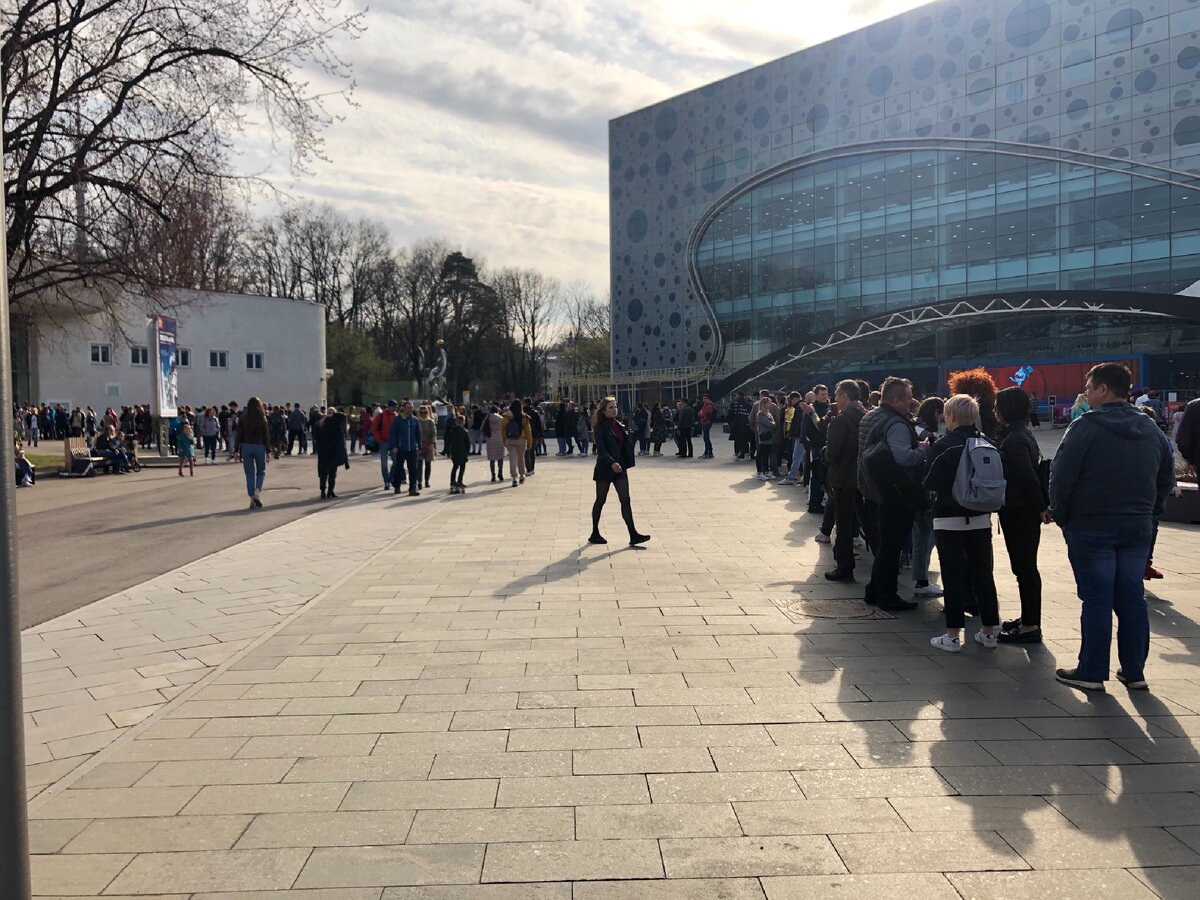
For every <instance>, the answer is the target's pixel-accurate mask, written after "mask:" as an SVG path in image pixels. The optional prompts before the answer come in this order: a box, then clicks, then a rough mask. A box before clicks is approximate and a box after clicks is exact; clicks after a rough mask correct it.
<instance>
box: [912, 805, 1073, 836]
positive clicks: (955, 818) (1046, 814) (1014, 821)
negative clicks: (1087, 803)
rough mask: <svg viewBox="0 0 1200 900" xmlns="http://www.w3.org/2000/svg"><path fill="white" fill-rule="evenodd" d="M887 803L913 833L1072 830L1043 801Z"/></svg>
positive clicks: (1057, 813)
mask: <svg viewBox="0 0 1200 900" xmlns="http://www.w3.org/2000/svg"><path fill="white" fill-rule="evenodd" d="M1089 799H1090V798H1089ZM890 802H891V805H892V807H893V808H894V809H895V810H896V812H898V813H899V814H900V816H901V818H903V819H904V821H905V822H906V823H907V824H908V827H909V828H911V829H912V830H913V831H1002V830H1004V829H1006V828H1028V829H1030V830H1032V831H1037V830H1041V829H1048V828H1071V827H1072V825H1071V822H1070V820H1069V819H1067V818H1066V817H1065V816H1063V815H1062V814H1060V813H1059V812H1058V811H1057V810H1056V809H1055V808H1054V807H1053V806H1051V805H1050V804H1049V803H1047V802H1046V799H1045V798H1043V797H1021V796H1013V797H894V798H892V799H891V801H890Z"/></svg>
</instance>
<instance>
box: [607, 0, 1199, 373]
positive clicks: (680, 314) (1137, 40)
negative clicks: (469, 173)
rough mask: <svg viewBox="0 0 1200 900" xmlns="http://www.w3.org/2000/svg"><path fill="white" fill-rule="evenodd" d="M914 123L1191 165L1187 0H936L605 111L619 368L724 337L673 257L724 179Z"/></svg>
mask: <svg viewBox="0 0 1200 900" xmlns="http://www.w3.org/2000/svg"><path fill="white" fill-rule="evenodd" d="M915 137H916V138H922V139H925V140H929V141H931V142H933V141H936V140H937V139H953V140H971V139H975V140H982V141H989V142H1002V143H1016V144H1025V145H1033V146H1036V145H1048V146H1052V147H1056V148H1059V149H1063V150H1070V151H1076V152H1081V153H1088V154H1095V155H1096V156H1098V157H1101V158H1112V159H1113V160H1122V161H1131V162H1136V163H1144V164H1150V165H1154V166H1160V167H1164V168H1170V169H1174V170H1178V171H1180V172H1184V173H1197V174H1200V0H975V2H964V0H943V2H937V3H931V4H929V5H927V6H923V7H920V8H918V9H915V10H912V11H911V12H908V13H905V14H903V15H901V16H897V17H895V18H892V19H888V20H886V21H883V22H879V23H876V24H874V25H871V26H869V27H867V28H864V29H862V30H860V31H857V32H854V33H851V34H847V35H844V36H842V37H839V38H836V39H834V40H832V41H828V42H826V43H824V44H819V45H817V46H814V47H810V48H808V49H805V50H801V51H800V52H798V53H794V54H792V55H790V56H786V57H784V58H782V59H778V60H775V61H773V62H770V63H767V64H765V65H762V66H759V67H757V68H755V69H751V70H749V71H747V72H743V73H741V74H739V75H735V76H733V77H731V78H727V79H724V80H723V81H719V82H716V83H714V84H710V85H706V86H704V87H701V88H698V89H696V90H694V91H690V92H689V93H686V94H682V95H680V96H678V97H674V98H671V99H669V100H665V101H663V102H662V103H659V104H656V105H654V106H651V107H648V108H646V109H642V110H639V111H637V112H634V113H630V114H629V115H626V116H623V117H621V118H619V119H615V120H613V121H612V123H611V124H610V128H609V145H610V151H609V152H610V180H611V186H610V187H611V189H610V203H611V228H610V232H611V234H610V239H611V253H612V302H613V353H614V359H615V363H616V367H617V370H618V371H630V370H635V369H661V368H672V367H681V366H695V367H697V368H702V367H704V366H707V365H712V364H715V363H718V362H720V360H721V357H722V353H723V348H724V347H725V346H726V344H727V343H728V340H729V337H730V336H726V335H724V334H723V333H722V330H721V326H720V324H719V320H720V318H721V317H719V316H718V315H717V312H716V311H715V310H713V309H711V308H709V307H708V306H707V304H706V303H705V301H704V300H703V298H702V295H701V294H700V292H699V291H698V290H697V288H696V285H694V284H692V282H691V279H690V277H689V271H690V269H689V264H688V260H687V258H686V257H687V253H688V252H689V251H688V241H689V238H690V237H691V236H692V233H693V231H694V230H695V229H696V226H697V224H698V223H699V222H700V221H701V220H702V219H703V218H704V217H705V216H706V214H707V213H708V212H709V211H710V210H712V209H713V208H714V207H716V206H719V205H720V204H722V202H723V198H725V197H727V196H728V195H730V194H731V193H732V192H735V191H736V190H737V187H738V185H739V184H741V183H742V182H744V181H745V180H746V179H748V178H751V177H753V176H755V175H756V174H757V173H760V172H762V171H763V170H765V169H768V168H771V167H774V166H777V165H781V164H783V163H787V162H788V161H790V160H794V159H799V158H803V157H805V156H807V155H810V154H813V153H817V152H825V151H830V150H835V149H836V148H838V147H840V146H844V145H851V144H862V143H864V142H869V141H883V140H901V139H906V138H915ZM752 262H753V261H752V260H751V261H750V262H749V263H748V264H752ZM756 349H759V348H756ZM760 349H761V350H762V351H763V352H767V351H768V350H769V349H770V348H769V347H765V346H764V347H763V348H760Z"/></svg>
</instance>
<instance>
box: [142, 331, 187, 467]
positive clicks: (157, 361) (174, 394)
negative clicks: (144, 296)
mask: <svg viewBox="0 0 1200 900" xmlns="http://www.w3.org/2000/svg"><path fill="white" fill-rule="evenodd" d="M147 325H148V329H147V330H148V331H149V334H148V336H147V337H148V339H147V341H146V343H147V344H148V345H149V346H150V347H151V350H152V352H151V354H150V378H151V381H152V382H153V383H152V384H151V386H150V396H151V398H152V400H151V404H150V414H151V415H152V416H153V417H154V432H155V434H157V435H158V455H159V456H166V455H167V453H168V451H169V450H170V442H169V440H168V434H167V428H168V425H167V423H168V421H169V420H170V419H173V418H174V417H175V416H176V415H178V413H179V349H178V346H177V342H176V330H177V328H178V323H177V322H176V321H175V319H173V318H171V317H170V316H154V317H153V318H151V319H150V320H149V322H148V323H147Z"/></svg>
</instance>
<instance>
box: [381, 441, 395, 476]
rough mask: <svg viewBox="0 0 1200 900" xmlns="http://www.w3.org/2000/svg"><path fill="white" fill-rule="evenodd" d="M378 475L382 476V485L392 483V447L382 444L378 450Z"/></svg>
mask: <svg viewBox="0 0 1200 900" xmlns="http://www.w3.org/2000/svg"><path fill="white" fill-rule="evenodd" d="M379 474H381V475H382V476H383V483H384V484H391V483H392V447H391V445H390V444H384V445H383V446H381V447H380V448H379Z"/></svg>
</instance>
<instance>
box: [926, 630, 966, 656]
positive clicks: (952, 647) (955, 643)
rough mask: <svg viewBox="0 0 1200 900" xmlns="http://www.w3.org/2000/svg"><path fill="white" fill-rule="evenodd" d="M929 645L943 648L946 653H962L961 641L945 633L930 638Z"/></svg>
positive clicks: (939, 648)
mask: <svg viewBox="0 0 1200 900" xmlns="http://www.w3.org/2000/svg"><path fill="white" fill-rule="evenodd" d="M929 646H931V647H934V648H935V649H937V650H945V651H946V652H947V653H962V642H961V641H960V640H959V639H958V638H952V637H950V636H949V635H945V634H939V635H938V636H937V637H932V638H930V639H929Z"/></svg>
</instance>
